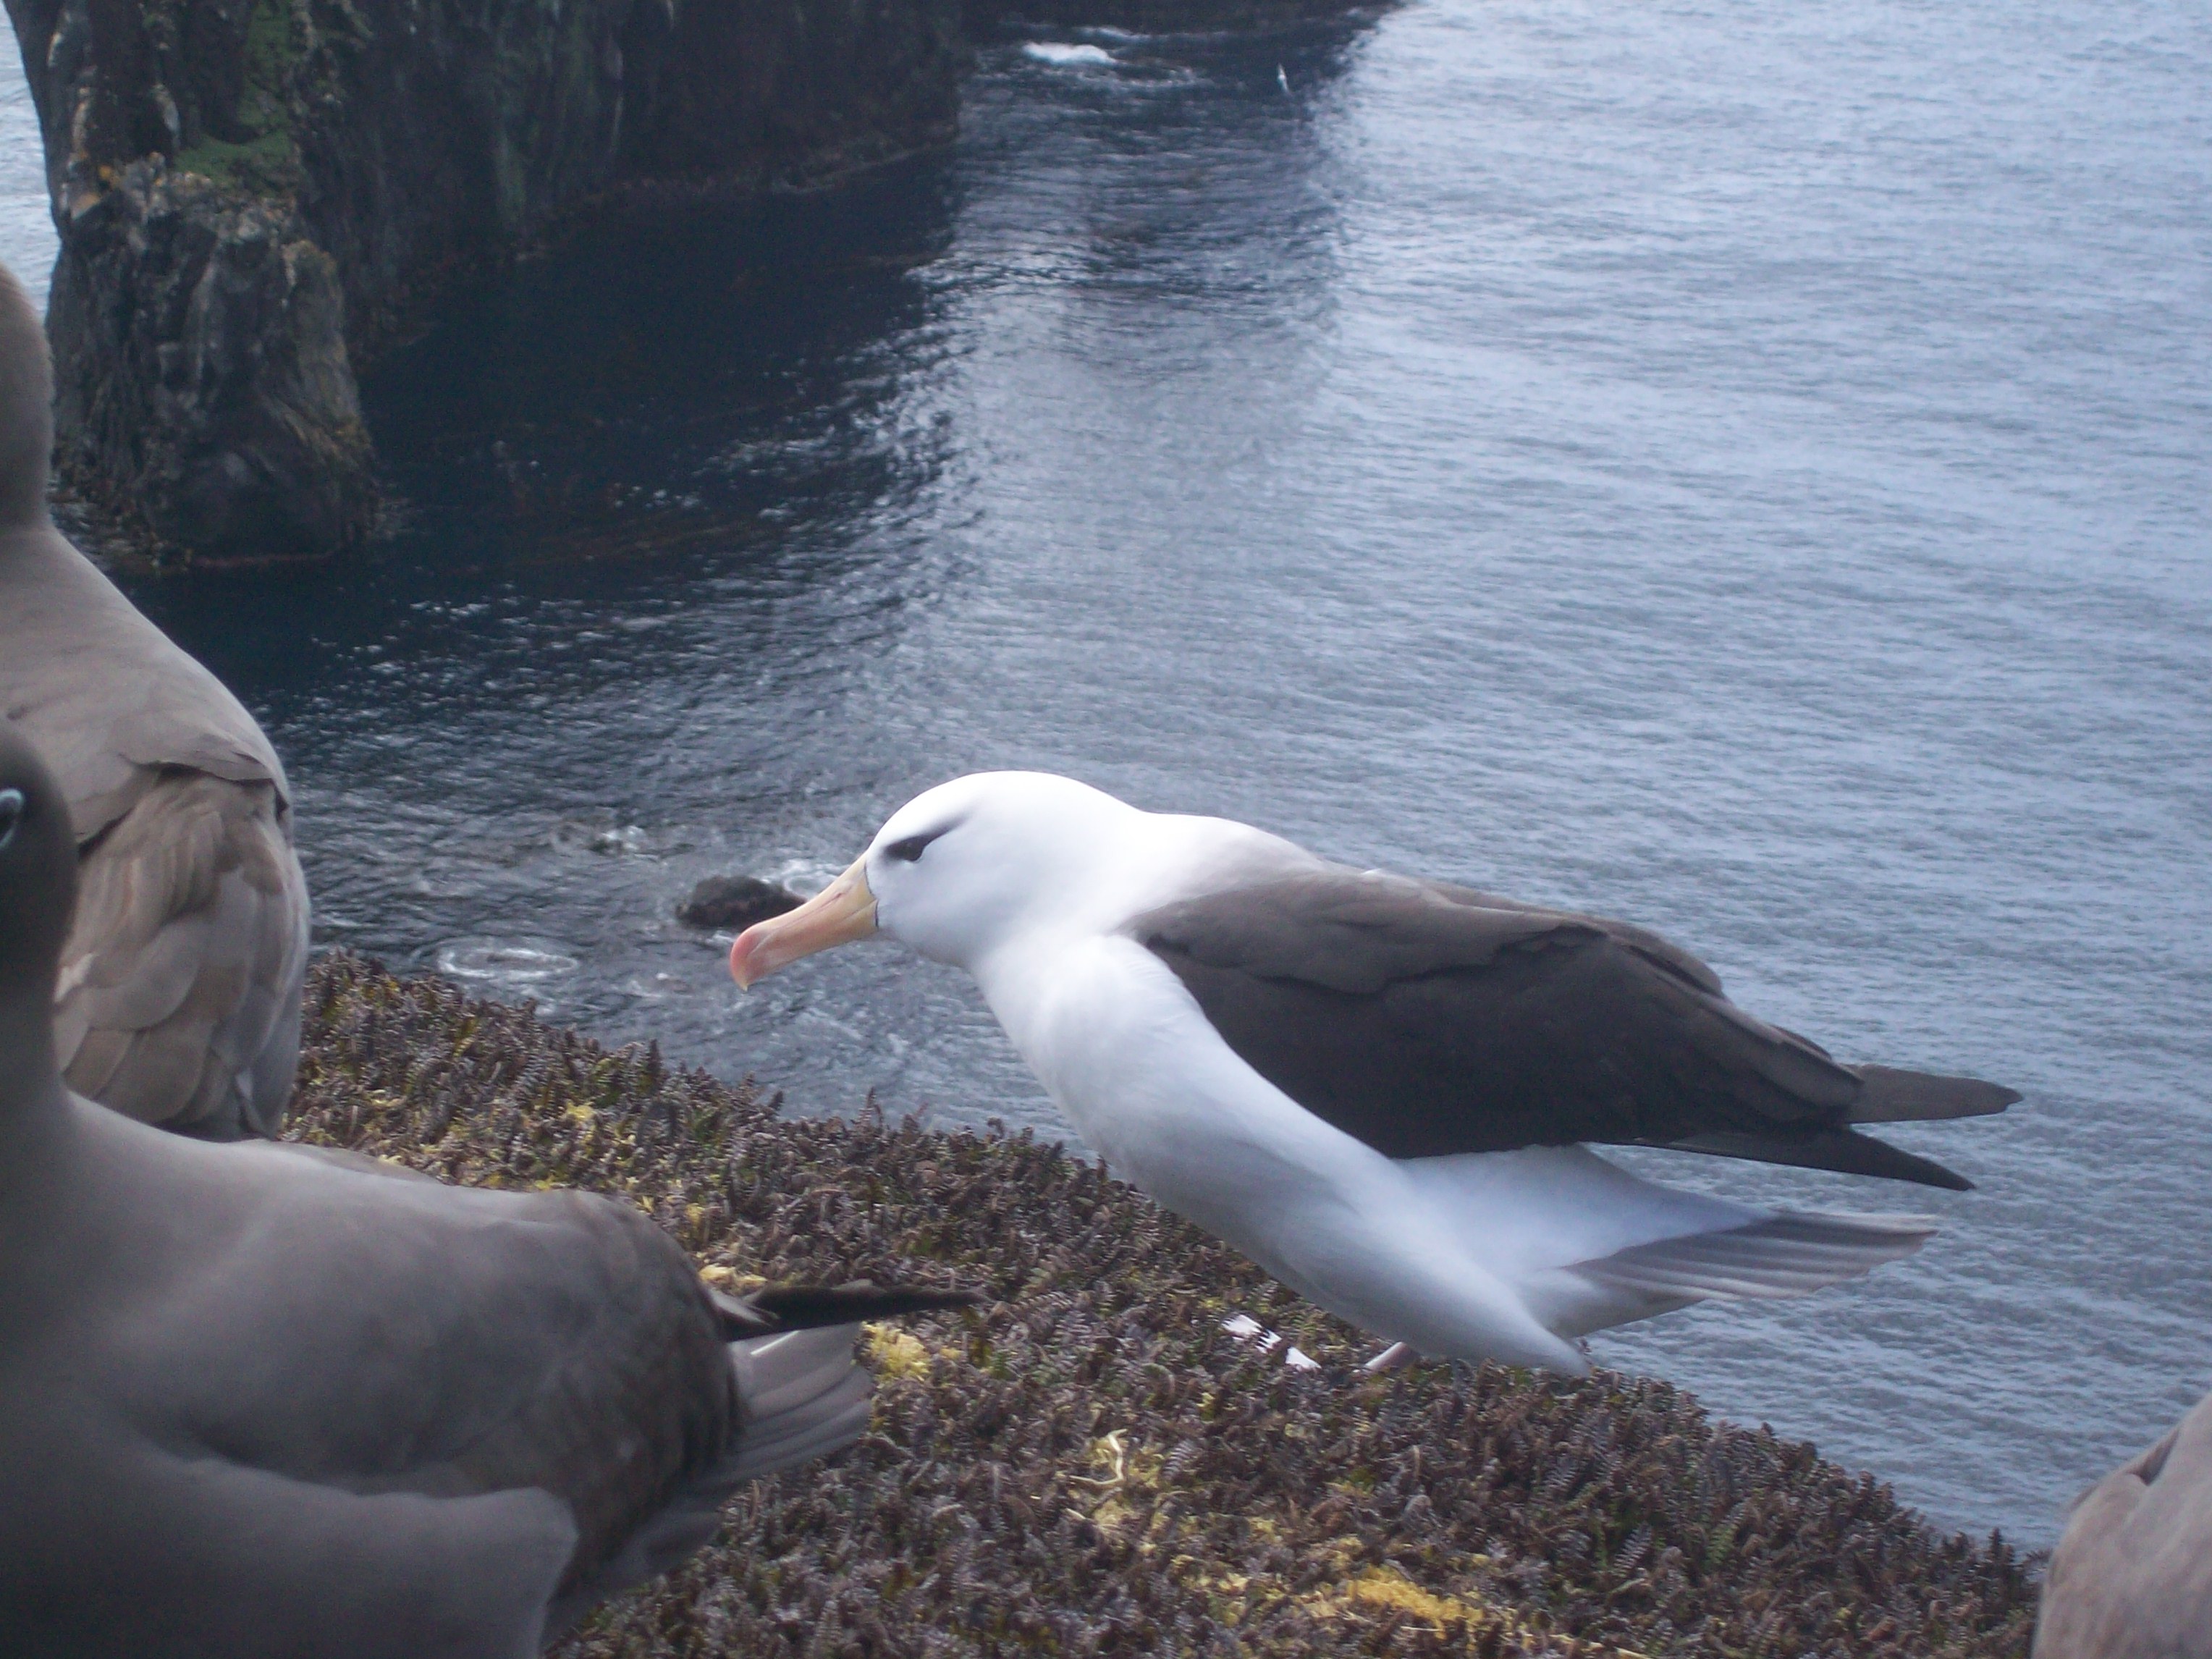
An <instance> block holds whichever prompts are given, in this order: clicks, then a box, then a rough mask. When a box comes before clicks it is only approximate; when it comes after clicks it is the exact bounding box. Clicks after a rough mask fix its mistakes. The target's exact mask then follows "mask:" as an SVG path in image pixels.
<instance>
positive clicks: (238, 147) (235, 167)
mask: <svg viewBox="0 0 2212 1659" xmlns="http://www.w3.org/2000/svg"><path fill="white" fill-rule="evenodd" d="M296 160H297V152H296V151H295V150H294V149H293V148H292V135H291V134H290V133H289V132H286V131H283V130H281V129H279V130H276V131H270V132H264V133H263V134H262V135H261V136H260V137H258V138H255V139H252V140H250V141H248V142H247V143H242V144H233V143H225V142H224V141H223V140H222V139H220V138H209V139H206V140H204V141H203V142H201V143H197V144H194V145H193V146H192V147H191V149H187V150H181V151H179V152H178V155H177V157H176V160H175V161H173V162H172V163H171V164H170V165H172V166H173V167H175V168H176V169H177V171H178V172H179V173H198V174H199V175H200V176H201V177H202V178H203V179H213V180H214V181H215V182H216V184H218V185H229V186H232V187H234V188H237V189H240V190H251V191H258V192H264V191H271V190H274V189H276V188H279V187H281V186H282V185H284V184H287V183H289V181H290V179H291V178H292V175H293V164H294V162H295V161H296Z"/></svg>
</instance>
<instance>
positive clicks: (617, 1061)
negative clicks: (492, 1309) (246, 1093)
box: [295, 954, 2034, 1659]
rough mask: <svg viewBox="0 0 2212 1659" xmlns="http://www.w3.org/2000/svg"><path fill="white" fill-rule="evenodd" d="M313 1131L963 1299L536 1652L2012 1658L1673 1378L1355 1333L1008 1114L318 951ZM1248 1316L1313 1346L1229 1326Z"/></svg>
mask: <svg viewBox="0 0 2212 1659" xmlns="http://www.w3.org/2000/svg"><path fill="white" fill-rule="evenodd" d="M309 1007H310V1018H309V1031H308V1036H307V1052H306V1054H305V1057H304V1059H303V1062H302V1066H301V1096H300V1106H299V1116H298V1119H297V1121H296V1123H295V1133H296V1134H297V1135H298V1136H299V1137H300V1138H301V1139H307V1140H313V1141H319V1142H321V1143H324V1144H326V1145H332V1146H352V1147H356V1148H359V1149H361V1150H362V1151H366V1152H374V1153H378V1154H380V1155H382V1156H384V1157H387V1158H396V1159H398V1160H399V1161H401V1162H403V1163H405V1164H411V1165H413V1166H414V1167H416V1168H417V1169H421V1170H428V1171H430V1172H432V1173H434V1174H436V1175H439V1176H444V1177H446V1178H447V1179H451V1180H455V1181H464V1182H479V1183H483V1184H487V1185H495V1186H510V1187H528V1186H538V1185H544V1184H551V1183H558V1184H563V1185H575V1186H580V1187H587V1188H595V1189H598V1190H601V1191H605V1192H612V1193H619V1194H623V1195H624V1196H626V1197H628V1198H629V1199H630V1200H633V1201H635V1202H636V1203H638V1204H640V1205H641V1206H643V1207H645V1208H646V1209H647V1210H648V1211H650V1212H652V1213H653V1215H654V1216H656V1217H658V1218H659V1219H660V1221H661V1222H662V1223H663V1225H665V1226H667V1227H668V1228H669V1229H670V1231H672V1232H673V1233H674V1234H675V1235H676V1237H678V1239H679V1240H681V1241H682V1243H684V1246H685V1248H687V1249H690V1251H691V1252H692V1253H693V1254H694V1255H696V1257H697V1258H698V1260H699V1261H700V1262H701V1264H702V1267H704V1268H705V1270H706V1271H707V1272H708V1274H709V1275H711V1276H714V1277H716V1278H718V1279H720V1280H722V1281H723V1282H726V1283H734V1284H740V1285H742V1284H744V1283H748V1282H750V1280H751V1279H753V1278H754V1277H756V1276H763V1275H764V1276H769V1277H775V1278H787V1277H800V1276H805V1277H817V1278H829V1279H848V1278H854V1277H860V1276H873V1277H876V1278H878V1279H881V1278H884V1277H887V1276H890V1275H893V1274H896V1275H898V1276H901V1277H904V1278H908V1279H925V1280H927V1281H930V1282H936V1283H953V1282H957V1283H961V1284H965V1285H975V1286H979V1287H983V1288H987V1289H988V1290H989V1291H992V1292H993V1293H994V1294H995V1295H997V1296H998V1297H1001V1298H1003V1299H1002V1300H1001V1301H1000V1302H999V1303H998V1304H996V1305H994V1306H993V1307H991V1308H989V1309H987V1310H984V1311H982V1312H981V1313H980V1314H978V1315H970V1316H960V1317H954V1316H945V1317H940V1318H938V1319H935V1320H930V1321H919V1322H912V1323H911V1325H910V1326H909V1327H908V1328H905V1329H901V1330H878V1331H875V1332H873V1333H872V1337H871V1342H870V1346H871V1349H872V1362H873V1364H874V1367H875V1369H876V1371H877V1373H878V1392H877V1403H876V1410H875V1422H874V1426H873V1431H872V1432H871V1433H870V1434H869V1435H868V1436H867V1437H866V1438H865V1439H863V1440H862V1441H861V1442H860V1444H859V1445H858V1446H856V1447H854V1449H852V1450H850V1451H848V1452H846V1453H845V1454H843V1455H842V1456H840V1457H838V1458H836V1459H835V1460H833V1461H832V1462H829V1463H828V1464H824V1465H819V1466H817V1467H815V1468H809V1469H805V1470H800V1471H798V1472H795V1473H793V1474H786V1475H783V1476H781V1477H779V1478H777V1479H775V1480H770V1481H768V1482H764V1483H763V1484H762V1485H760V1486H757V1487H756V1488H754V1489H753V1490H752V1491H751V1492H750V1493H749V1495H747V1496H746V1497H744V1498H742V1499H740V1500H739V1501H738V1503H737V1504H734V1505H733V1506H732V1509H731V1511H730V1514H729V1516H728V1521H727V1524H726V1528H725V1530H724V1533H723V1535H722V1537H721V1538H720V1540H719V1541H717V1543H716V1544H715V1545H714V1547H712V1548H711V1549H709V1550H708V1551H707V1552H705V1553H702V1555H701V1556H699V1557H698V1558H697V1559H695V1560H694V1561H693V1562H692V1563H691V1565H689V1566H688V1567H686V1568H685V1569H684V1570H683V1571H680V1572H678V1574H676V1575H675V1576H674V1577H672V1578H671V1579H669V1580H667V1581H666V1582H665V1583H662V1584H660V1585H659V1586H657V1587H653V1588H651V1589H647V1590H644V1591H641V1592H640V1593H638V1594H636V1595H632V1596H630V1597H629V1598H627V1599H625V1600H623V1601H619V1602H617V1603H616V1604H614V1605H612V1606H611V1607H608V1608H605V1609H604V1610H603V1611H602V1612H601V1613H599V1615H598V1616H597V1617H596V1618H595V1619H594V1620H592V1622H591V1623H590V1624H589V1625H587V1626H586V1628H585V1629H584V1630H583V1631H581V1632H579V1633H578V1634H577V1635H575V1636H574V1637H573V1638H570V1640H569V1641H568V1643H566V1644H564V1645H563V1646H562V1648H561V1649H560V1650H559V1651H560V1652H561V1653H562V1655H563V1656H566V1659H586V1656H588V1659H616V1656H622V1659H647V1656H653V1659H662V1656H671V1659H672V1656H684V1659H691V1656H705V1655H710V1654H712V1655H721V1654H744V1655H764V1656H767V1655H779V1656H780V1655H790V1656H797V1655H802V1654H803V1655H810V1656H812V1655H867V1656H876V1655H908V1654H912V1655H923V1654H937V1653H942V1654H946V1655H966V1654H978V1655H981V1654H992V1655H996V1654H1030V1653H1036V1654H1069V1655H1079V1654H1121V1653H1127V1654H1138V1653H1143V1654H1155V1653H1157V1654H1163V1655H1164V1654H1178V1655H1179V1654H1223V1655H1227V1654H1248V1655H1251V1656H1255V1659H1256V1656H1263V1655H1264V1656H1274V1655H1291V1654H1299V1655H1306V1654H1369V1653H1372V1654H1407V1655H1416V1654H1420V1655H1425V1654H1442V1653H1470V1654H1480V1655H1494V1654H1522V1653H1528V1654H1539V1653H1541V1654H1555V1653H1556V1654H1565V1653H1580V1654H1585V1655H1591V1656H1595V1655H1600V1654H1609V1653H1612V1652H1613V1651H1615V1650H1626V1651H1627V1652H1630V1653H1636V1654H1645V1655H1653V1656H1656V1655H1661V1654H1667V1655H1674V1654H1681V1655H1699V1656H1713V1659H1722V1656H1758V1655H1771V1656H1777V1659H1781V1656H1790V1659H1797V1656H1806V1655H1821V1656H1828V1655H1838V1656H1840V1655H1847V1654H1848V1655H1861V1654H1864V1655H1884V1656H1899V1659H1904V1656H1912V1659H1927V1656H1960V1659H1963V1656H1969V1655H1972V1656H1999V1655H2015V1656H2016V1655H2024V1654H2025V1653H2026V1652H2027V1638H2028V1632H2029V1628H2030V1625H2031V1623H2032V1620H2033V1607H2034V1587H2033V1581H2032V1579H2031V1578H2030V1577H2029V1576H2028V1575H2027V1574H2026V1573H2025V1572H2024V1571H2022V1569H2021V1565H2020V1564H2019V1563H2018V1562H2017V1561H2016V1560H2015V1559H2014V1557H2013V1556H2012V1554H2011V1553H2010V1552H2009V1551H2008V1549H2007V1548H2006V1547H2005V1546H2004V1545H2003V1544H2002V1543H2001V1542H1998V1541H1994V1540H1993V1541H1991V1542H1990V1544H1989V1545H1988V1546H1983V1545H1978V1544H1976V1543H1973V1542H1972V1541H1969V1540H1966V1539H1964V1538H1956V1537H1945V1536H1942V1535H1941V1534H1937V1533H1936V1532H1934V1531H1932V1530H1931V1529H1929V1528H1928V1527H1927V1526H1926V1525H1925V1524H1924V1523H1923V1522H1921V1521H1920V1520H1919V1519H1918V1518H1917V1517H1916V1516H1914V1515H1912V1514H1911V1512H1910V1511H1909V1510H1904V1509H1901V1508H1899V1505H1898V1504H1897V1502H1896V1500H1895V1499H1894V1498H1893V1497H1892V1495H1891V1494H1890V1492H1889V1491H1888V1489H1887V1487H1883V1486H1877V1485H1876V1484H1875V1482H1874V1481H1873V1480H1870V1479H1869V1478H1867V1477H1865V1476H1863V1475H1853V1474H1850V1473H1848V1472H1846V1471H1845V1470H1843V1469H1840V1468H1836V1467H1835V1466H1833V1465H1832V1464H1828V1463H1825V1462H1821V1461H1820V1458H1819V1457H1818V1456H1817V1455H1815V1454H1814V1450H1813V1449H1812V1448H1811V1447H1810V1446H1808V1445H1802V1444H1792V1443H1788V1442H1784V1441H1781V1440H1778V1439H1776V1438H1775V1437H1773V1436H1771V1434H1768V1433H1766V1432H1765V1431H1759V1432H1750V1431H1745V1430H1742V1429H1739V1428H1735V1427H1734V1426H1731V1425H1727V1424H1722V1423H1716V1422H1713V1421H1711V1419H1708V1418H1707V1417H1706V1416H1705V1413H1704V1412H1703V1411H1702V1410H1700V1409H1699V1407H1698V1405H1697V1404H1696V1402H1695V1401H1692V1400H1691V1399H1689V1398H1688V1397H1687V1396H1686V1395H1682V1394H1680V1393H1679V1392H1678V1391H1676V1390H1675V1389H1672V1388H1670V1387H1668V1385H1667V1384H1666V1383H1660V1382H1656V1381H1652V1380H1650V1379H1644V1378H1638V1377H1630V1376H1621V1375H1619V1374H1617V1373H1613V1372H1600V1373H1598V1374H1597V1375H1596V1376H1593V1377H1591V1378H1589V1379H1588V1380H1586V1381H1582V1382H1566V1381H1563V1380H1560V1379H1557V1378H1552V1377H1547V1376H1542V1375H1541V1374H1532V1373H1528V1372H1522V1371H1514V1370H1504V1369H1500V1368H1498V1367H1496V1366H1485V1367H1483V1368H1482V1369H1480V1370H1470V1369H1468V1368H1466V1367H1463V1366H1453V1367H1446V1366H1441V1365H1437V1366H1424V1367H1420V1368H1418V1369H1416V1370H1411V1371H1407V1372H1401V1373H1397V1374H1395V1376H1391V1377H1389V1378H1387V1379H1380V1380H1369V1379H1365V1378H1363V1377H1361V1376H1358V1375H1357V1374H1356V1373H1355V1371H1354V1366H1355V1365H1356V1363H1357V1361H1358V1358H1359V1357H1361V1356H1362V1355H1363V1354H1364V1352H1367V1351H1368V1350H1369V1349H1370V1347H1371V1346H1372V1345H1371V1344H1370V1343H1368V1342H1366V1341H1365V1340H1364V1339H1362V1338H1360V1337H1359V1336H1358V1334H1356V1333H1354V1332H1352V1331H1351V1330H1350V1329H1348V1328H1346V1327H1344V1326H1341V1325H1340V1324H1338V1323H1336V1322H1334V1321H1333V1320H1330V1319H1328V1317H1327V1316H1322V1315H1319V1314H1316V1313H1315V1312H1313V1311H1312V1310H1310V1309H1309V1308H1307V1307H1306V1306H1305V1305H1304V1304H1302V1303H1301V1302H1299V1301H1298V1299H1297V1297H1294V1296H1292V1295H1291V1294H1290V1293H1289V1292H1288V1291H1284V1290H1282V1289H1281V1288H1280V1287H1279V1286H1278V1285H1274V1284H1273V1282H1272V1281H1270V1280H1268V1279H1266V1278H1265V1277H1264V1276H1263V1275H1262V1274H1261V1273H1259V1272H1258V1271H1257V1270H1256V1269H1255V1268H1254V1267H1251V1266H1250V1264H1249V1263H1248V1262H1246V1261H1243V1259H1242V1258H1241V1257H1239V1256H1237V1255H1236V1254H1235V1253H1233V1252H1231V1251H1230V1250H1227V1249H1224V1248H1223V1247H1221V1246H1219V1245H1218V1244H1215V1243H1212V1241H1211V1240H1209V1239H1207V1238H1206V1237H1204V1236H1203V1235H1201V1234H1200V1233H1198V1232H1197V1231H1194V1230H1193V1229H1191V1228H1189V1227H1188V1226H1185V1225H1183V1224H1182V1223H1181V1222H1180V1221H1177V1220H1176V1218H1173V1217H1171V1216H1168V1215H1165V1214H1164V1213H1162V1212H1160V1211H1158V1210H1157V1209H1155V1208H1153V1207H1152V1206H1151V1205H1150V1204H1149V1203H1147V1202H1146V1200H1144V1199H1143V1198H1142V1197H1141V1196H1139V1194H1136V1193H1135V1192H1134V1191H1133V1190H1132V1189H1131V1188H1127V1187H1125V1186H1123V1185H1122V1184H1121V1183H1120V1182H1116V1181H1114V1180H1112V1179H1110V1178H1109V1177H1108V1176H1105V1175H1103V1174H1102V1173H1100V1172H1099V1171H1098V1170H1097V1169H1095V1168H1093V1167H1091V1166H1090V1165H1087V1164H1084V1163H1081V1162H1079V1161H1078V1160H1076V1159H1074V1158H1069V1157H1067V1156H1066V1155H1065V1154H1063V1153H1062V1152H1060V1150H1059V1149H1058V1148H1056V1147H1054V1146H1043V1145H1040V1144H1038V1143H1036V1141H1034V1140H1032V1139H1030V1137H1028V1136H1027V1135H1021V1136H1012V1137H1009V1136H1006V1135H1002V1134H978V1133H970V1132H967V1131H959V1132H942V1131H937V1130H930V1129H924V1128H921V1127H917V1126H915V1125H914V1124H912V1123H902V1124H892V1123H886V1122H884V1121H882V1119H881V1118H880V1117H878V1115H874V1114H872V1113H863V1114H862V1115H860V1116H859V1117H857V1118H855V1119H853V1120H850V1121H845V1120H830V1121H804V1120H802V1121H789V1120H784V1119H781V1118H778V1117H777V1116H775V1112H774V1109H773V1103H772V1102H769V1101H767V1100H763V1098H761V1097H758V1096H757V1095H756V1094H755V1093H754V1092H752V1091H750V1089H744V1088H739V1089H731V1088H727V1087H725V1086H723V1085H720V1084H718V1083H715V1082H714V1081H713V1080H712V1079H709V1078H708V1077H706V1076H704V1075H702V1074H700V1073H678V1072H671V1071H668V1070H666V1069H665V1068H664V1067H663V1066H661V1065H660V1063H659V1059H658V1056H657V1055H653V1054H647V1053H643V1052H641V1051H639V1050H637V1049H635V1048H632V1049H624V1050H621V1051H618V1052H614V1053H610V1052H608V1051H607V1050H605V1049H603V1048H599V1046H598V1045H596V1044H594V1043H592V1042H589V1041H587V1040H586V1039H584V1038H581V1037H579V1036H576V1035H574V1033H572V1032H568V1031H565V1030H557V1029H555V1028H553V1027H550V1026H546V1025H542V1024H539V1023H538V1021H537V1020H536V1019H535V1018H533V1017H532V1015H531V1014H530V1013H529V1012H526V1011H523V1010H516V1009H511V1008H505V1007H501V1006H496V1005H492V1004H486V1003H477V1002H471V1001H468V1000H465V998H463V997H462V996H461V995H460V994H459V993H458V992H457V991H455V990H454V989H453V988H452V987H449V986H447V985H445V984H442V983H441V982H439V981H431V980H406V981H402V980H396V979H393V978H392V977H391V976H390V975H386V974H385V973H384V972H382V971H381V970H380V969H377V968H376V967H374V965H372V964H369V963H364V962H362V960H360V959H359V958H356V957H349V956H345V955H343V954H340V955H336V956H332V957H326V958H325V959H324V960H323V961H322V962H321V963H319V964H318V966H317V968H316V969H315V971H314V975H313V980H312V981H311V984H310V987H309ZM1237 1311H1249V1312H1251V1313H1253V1314H1254V1315H1255V1316H1257V1317H1259V1318H1260V1319H1261V1321H1262V1322H1266V1323H1267V1324H1268V1325H1270V1326H1271V1327H1273V1328H1276V1329H1279V1330H1285V1331H1287V1332H1289V1333H1291V1335H1292V1336H1293V1337H1294V1338H1295V1340H1297V1342H1298V1344H1299V1345H1300V1346H1303V1347H1304V1349H1305V1350H1306V1352H1309V1353H1310V1354H1312V1355H1313V1356H1315V1357H1316V1358H1318V1359H1319V1360H1321V1361H1322V1370H1319V1371H1316V1372H1299V1371H1292V1370H1285V1368H1283V1367H1282V1366H1280V1365H1279V1364H1274V1363H1273V1362H1271V1361H1269V1360H1267V1359H1266V1358H1261V1357H1260V1356H1257V1355H1255V1353H1254V1352H1252V1350H1251V1349H1250V1348H1249V1347H1248V1346H1245V1345H1243V1344H1240V1343H1238V1342H1237V1341H1236V1340H1234V1339H1232V1338H1231V1337H1230V1336H1228V1335H1227V1334H1225V1333H1224V1332H1223V1331H1222V1329H1221V1323H1222V1321H1223V1319H1224V1317H1225V1316H1227V1315H1229V1314H1231V1313H1233V1312H1237Z"/></svg>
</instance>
